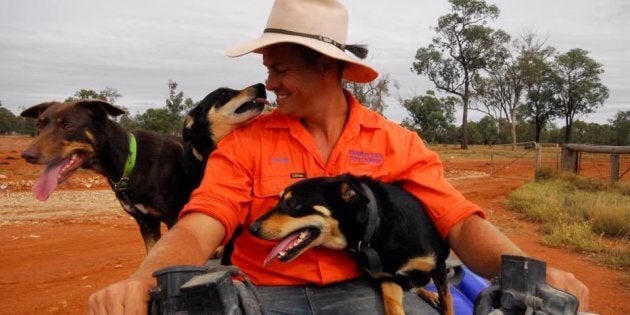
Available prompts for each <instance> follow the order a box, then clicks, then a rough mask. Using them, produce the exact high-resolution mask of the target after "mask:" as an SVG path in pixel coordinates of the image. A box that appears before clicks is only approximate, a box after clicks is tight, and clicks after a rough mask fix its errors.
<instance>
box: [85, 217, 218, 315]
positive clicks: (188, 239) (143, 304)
mask: <svg viewBox="0 0 630 315" xmlns="http://www.w3.org/2000/svg"><path fill="white" fill-rule="evenodd" d="M224 236H225V229H224V227H223V225H222V224H221V223H220V222H219V221H217V220H215V219H214V218H212V217H210V216H207V215H205V214H200V213H190V214H188V215H185V216H184V217H183V218H181V219H180V220H179V221H178V222H177V224H175V226H173V228H172V229H171V230H169V231H168V232H167V233H166V234H165V235H164V237H162V238H161V239H160V240H159V241H158V242H157V243H156V245H155V246H154V247H153V248H152V249H151V251H150V252H149V254H148V255H147V257H146V258H145V259H144V261H143V262H142V264H141V265H140V267H139V268H138V270H137V271H136V272H135V273H133V274H132V275H131V276H130V277H129V278H128V279H126V280H123V281H121V282H118V283H115V284H112V285H110V286H108V287H106V288H104V289H101V290H100V291H98V292H96V293H94V294H92V295H91V296H90V299H89V306H88V314H143V315H144V314H147V304H148V301H149V289H151V288H153V287H155V286H156V285H157V284H156V281H155V278H153V276H152V273H153V272H154V271H155V270H158V269H161V268H165V267H168V266H173V265H200V266H201V265H204V264H205V263H206V261H207V260H208V258H209V257H210V256H211V255H212V253H214V250H215V249H216V248H217V247H218V246H219V244H220V243H221V241H222V240H223V238H224Z"/></svg>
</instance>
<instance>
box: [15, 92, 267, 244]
mask: <svg viewBox="0 0 630 315" xmlns="http://www.w3.org/2000/svg"><path fill="white" fill-rule="evenodd" d="M265 97H266V93H265V87H264V85H262V84H256V85H253V86H250V87H248V88H245V89H243V90H240V91H237V90H232V89H228V88H220V89H218V90H215V91H213V92H212V93H210V94H209V95H208V96H206V98H204V99H203V100H202V101H201V102H200V103H199V104H198V105H197V106H196V107H195V108H194V109H193V110H191V112H190V114H189V116H188V117H187V119H186V123H185V126H184V134H185V135H186V137H185V138H184V139H182V137H179V136H167V135H161V134H158V133H155V132H151V131H135V132H132V133H130V132H127V131H125V130H124V129H123V128H122V127H121V126H120V125H119V124H118V123H116V122H115V121H113V120H112V119H109V116H114V117H115V116H118V115H121V114H123V113H124V111H123V110H121V109H120V108H118V107H116V106H114V105H111V104H109V103H107V102H104V101H100V100H83V101H72V102H63V103H62V102H47V103H42V104H39V105H35V106H32V107H30V108H28V109H26V110H24V111H23V112H22V113H21V115H22V116H23V117H31V118H36V119H37V123H36V126H37V136H36V137H35V139H34V140H33V141H32V142H31V143H30V145H29V146H28V147H27V148H26V149H25V150H24V152H22V157H23V158H24V159H25V160H26V161H28V162H29V163H33V164H44V165H46V168H45V171H44V174H43V175H42V176H41V177H40V178H39V179H38V180H37V182H36V183H35V185H34V187H33V192H34V194H35V197H36V198H37V199H39V200H42V201H44V200H46V199H48V197H49V196H50V194H51V193H52V192H53V191H54V190H55V188H56V187H57V185H58V184H61V183H63V182H64V181H66V180H67V179H68V178H70V177H71V176H72V174H73V173H74V172H75V171H76V170H77V169H79V168H85V169H91V170H94V171H96V172H98V173H100V174H102V175H104V176H105V177H107V179H108V181H109V183H110V185H111V187H112V189H113V190H114V192H115V194H116V197H117V198H118V200H119V201H120V203H121V205H122V206H123V208H124V209H125V211H127V212H128V213H129V214H130V215H131V216H133V218H134V219H135V220H136V221H137V223H138V225H139V226H140V233H141V234H142V237H143V239H144V243H145V246H146V250H147V252H148V251H149V250H150V249H151V247H152V246H153V245H154V244H155V242H156V241H157V240H158V239H159V238H160V236H161V232H160V222H164V223H165V224H166V226H167V227H168V228H170V227H172V226H173V224H175V222H176V221H177V216H178V214H179V211H180V210H181V208H182V207H183V205H184V204H185V203H186V202H187V201H188V199H189V198H190V194H191V192H192V191H193V190H194V189H195V188H196V187H197V186H198V185H199V183H200V181H201V178H202V176H203V171H204V167H205V163H206V160H207V157H208V155H209V154H210V152H211V151H212V150H213V149H214V147H215V145H216V143H217V142H218V141H219V140H221V138H222V137H224V136H225V135H227V134H228V133H229V132H230V131H231V130H233V129H234V128H238V127H239V126H241V125H244V124H246V123H248V122H249V121H251V119H253V118H254V117H256V116H258V115H259V114H260V113H261V112H262V110H263V107H264V104H265V103H267V101H266V100H265Z"/></svg>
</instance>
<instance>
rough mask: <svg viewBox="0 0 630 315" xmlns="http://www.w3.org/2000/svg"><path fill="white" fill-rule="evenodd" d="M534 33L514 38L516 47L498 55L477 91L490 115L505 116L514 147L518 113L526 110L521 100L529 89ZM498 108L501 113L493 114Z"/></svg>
mask: <svg viewBox="0 0 630 315" xmlns="http://www.w3.org/2000/svg"><path fill="white" fill-rule="evenodd" d="M532 46H533V35H532V34H527V35H525V36H523V37H521V38H518V39H516V40H515V41H514V42H513V47H514V50H515V51H513V52H512V51H508V50H506V55H505V58H497V59H495V60H494V62H493V63H491V64H490V67H489V70H488V71H487V72H488V76H487V77H482V78H481V79H480V80H479V81H478V82H479V87H478V93H479V94H480V98H481V99H482V100H483V103H484V105H485V107H486V111H483V110H481V111H482V112H484V113H486V114H487V115H491V116H492V117H494V118H495V119H496V120H497V121H502V120H503V119H502V118H505V121H506V123H507V124H508V125H509V126H510V137H511V139H512V150H515V149H516V143H517V142H518V139H517V132H516V126H517V123H518V120H519V117H517V116H519V114H520V113H521V112H523V110H520V108H519V107H522V106H523V104H522V102H521V99H522V96H523V93H524V92H525V91H526V87H527V83H528V81H527V79H528V78H529V75H530V72H531V69H530V64H529V62H530V58H531V57H530V50H531V49H533V47H532ZM491 109H496V110H497V111H498V112H499V115H498V116H496V115H492V114H493V111H492V110H491Z"/></svg>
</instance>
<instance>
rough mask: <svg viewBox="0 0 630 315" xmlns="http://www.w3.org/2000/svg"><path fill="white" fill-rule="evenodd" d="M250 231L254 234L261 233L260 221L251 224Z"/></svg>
mask: <svg viewBox="0 0 630 315" xmlns="http://www.w3.org/2000/svg"><path fill="white" fill-rule="evenodd" d="M249 233H252V234H253V235H258V233H260V222H258V221H254V222H253V223H252V224H251V225H250V226H249Z"/></svg>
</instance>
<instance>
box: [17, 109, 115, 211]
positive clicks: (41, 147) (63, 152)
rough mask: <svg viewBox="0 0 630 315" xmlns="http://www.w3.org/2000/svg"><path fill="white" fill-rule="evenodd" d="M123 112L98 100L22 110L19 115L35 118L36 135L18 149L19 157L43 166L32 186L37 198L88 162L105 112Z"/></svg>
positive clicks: (104, 122) (47, 193) (46, 196)
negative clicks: (21, 148) (24, 146)
mask: <svg viewBox="0 0 630 315" xmlns="http://www.w3.org/2000/svg"><path fill="white" fill-rule="evenodd" d="M123 113H124V111H123V110H122V109H120V108H118V107H116V106H114V105H111V104H109V103H107V102H104V101H100V100H85V101H73V102H65V103H61V102H46V103H42V104H38V105H35V106H32V107H29V108H27V109H26V110H24V111H23V112H22V113H21V114H20V115H21V116H22V117H29V118H35V119H37V122H36V127H37V136H36V137H35V139H34V140H33V141H32V142H31V143H30V144H29V145H28V147H27V148H26V149H25V150H24V151H23V152H22V158H24V159H25V160H26V161H27V162H29V163H33V164H45V165H47V166H46V170H45V172H44V174H43V175H42V176H41V177H40V178H39V180H38V181H37V183H36V184H35V186H34V187H33V191H34V192H35V196H36V197H37V199H39V200H46V199H48V196H49V195H50V193H52V191H53V190H54V189H55V188H56V187H57V185H58V184H60V183H62V182H64V181H65V180H67V179H68V178H70V176H71V175H72V174H73V173H74V171H76V170H77V169H78V168H79V167H82V166H83V167H85V166H86V164H89V163H90V161H91V160H92V158H93V155H94V145H95V143H96V137H95V132H98V131H100V130H102V129H103V128H105V126H106V123H107V120H108V119H109V118H108V116H109V115H111V116H118V115H121V114H123Z"/></svg>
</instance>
